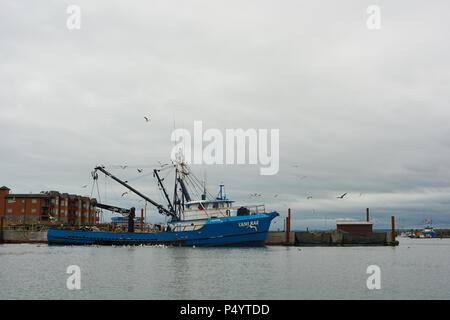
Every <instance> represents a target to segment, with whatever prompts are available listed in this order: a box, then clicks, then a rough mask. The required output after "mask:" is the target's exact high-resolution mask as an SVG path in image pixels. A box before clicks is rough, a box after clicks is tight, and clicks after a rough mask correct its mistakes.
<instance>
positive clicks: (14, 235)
mask: <svg viewBox="0 0 450 320" xmlns="http://www.w3.org/2000/svg"><path fill="white" fill-rule="evenodd" d="M1 237H2V238H0V242H4V243H27V242H28V243H46V242H47V230H45V231H27V230H3V231H2V233H1Z"/></svg>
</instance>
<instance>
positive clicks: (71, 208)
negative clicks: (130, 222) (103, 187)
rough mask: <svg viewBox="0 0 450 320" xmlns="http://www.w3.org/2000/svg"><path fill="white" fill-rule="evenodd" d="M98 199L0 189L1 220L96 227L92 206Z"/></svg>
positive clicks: (95, 213)
mask: <svg viewBox="0 0 450 320" xmlns="http://www.w3.org/2000/svg"><path fill="white" fill-rule="evenodd" d="M93 200H95V199H90V198H89V197H82V196H79V195H73V194H67V193H59V192H57V191H47V192H41V193H38V194H31V193H30V194H12V193H10V189H9V188H7V187H4V186H3V187H1V188H0V217H4V219H5V220H7V221H11V222H24V221H25V222H26V223H30V222H39V223H64V224H70V225H94V224H96V223H98V220H99V219H98V213H97V210H96V208H94V207H93V206H92V205H91V203H92V201H93Z"/></svg>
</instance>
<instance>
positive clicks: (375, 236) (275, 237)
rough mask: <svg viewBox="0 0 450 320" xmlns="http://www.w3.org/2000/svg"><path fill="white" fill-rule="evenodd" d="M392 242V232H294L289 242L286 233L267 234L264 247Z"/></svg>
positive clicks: (357, 244)
mask: <svg viewBox="0 0 450 320" xmlns="http://www.w3.org/2000/svg"><path fill="white" fill-rule="evenodd" d="M391 242H392V232H390V231H388V232H369V233H365V234H361V233H350V232H342V231H340V230H332V231H296V232H290V235H289V242H287V241H286V232H269V233H268V235H267V239H266V245H294V246H346V245H347V246H364V245H370V246H378V245H380V246H382V245H388V244H390V243H391Z"/></svg>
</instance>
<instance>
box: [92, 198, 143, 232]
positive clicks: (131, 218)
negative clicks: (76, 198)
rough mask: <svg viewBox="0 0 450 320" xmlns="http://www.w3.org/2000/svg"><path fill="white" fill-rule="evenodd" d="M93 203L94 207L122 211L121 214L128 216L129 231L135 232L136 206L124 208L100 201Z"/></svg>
mask: <svg viewBox="0 0 450 320" xmlns="http://www.w3.org/2000/svg"><path fill="white" fill-rule="evenodd" d="M92 205H93V206H94V207H97V208H101V209H105V210H109V211H113V212H117V213H120V214H121V215H123V216H124V217H128V232H134V217H135V216H136V214H135V210H136V209H135V208H134V207H133V208H131V209H124V208H119V207H115V206H110V205H109V204H103V203H98V202H93V203H92ZM141 223H142V221H141Z"/></svg>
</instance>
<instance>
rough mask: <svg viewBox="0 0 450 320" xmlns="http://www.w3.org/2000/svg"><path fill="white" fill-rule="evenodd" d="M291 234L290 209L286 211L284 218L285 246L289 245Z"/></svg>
mask: <svg viewBox="0 0 450 320" xmlns="http://www.w3.org/2000/svg"><path fill="white" fill-rule="evenodd" d="M290 234H291V209H290V208H289V209H288V216H287V218H286V244H289V239H290Z"/></svg>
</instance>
